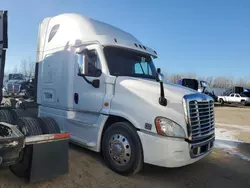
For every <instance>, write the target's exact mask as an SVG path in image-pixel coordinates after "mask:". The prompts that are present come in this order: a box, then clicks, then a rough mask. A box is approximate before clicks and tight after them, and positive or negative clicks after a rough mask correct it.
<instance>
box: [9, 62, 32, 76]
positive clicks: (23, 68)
mask: <svg viewBox="0 0 250 188" xmlns="http://www.w3.org/2000/svg"><path fill="white" fill-rule="evenodd" d="M35 66H36V64H35V61H33V60H32V59H31V58H26V59H23V60H21V62H20V64H19V65H17V66H15V67H13V68H12V69H10V70H7V71H5V75H6V76H7V75H9V74H15V73H21V74H23V75H24V76H26V77H34V75H35Z"/></svg>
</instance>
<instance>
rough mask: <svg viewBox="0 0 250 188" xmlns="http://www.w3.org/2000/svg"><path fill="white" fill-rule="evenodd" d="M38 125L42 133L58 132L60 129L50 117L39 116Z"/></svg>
mask: <svg viewBox="0 0 250 188" xmlns="http://www.w3.org/2000/svg"><path fill="white" fill-rule="evenodd" d="M39 121H40V126H41V129H42V132H43V134H53V133H60V132H61V130H60V128H59V125H58V124H57V123H56V121H55V120H54V119H53V118H51V117H40V118H39Z"/></svg>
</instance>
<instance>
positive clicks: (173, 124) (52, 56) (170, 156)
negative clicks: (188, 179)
mask: <svg viewBox="0 0 250 188" xmlns="http://www.w3.org/2000/svg"><path fill="white" fill-rule="evenodd" d="M155 58H157V53H156V51H154V50H153V49H151V48H150V47H147V46H145V45H144V44H143V43H141V42H140V41H139V40H138V39H137V38H136V37H134V36H133V35H131V34H130V33H128V32H125V31H123V30H121V29H119V28H116V27H114V26H111V25H109V24H106V23H103V22H100V21H97V20H94V19H92V18H89V17H86V16H82V15H79V14H61V15H58V16H55V17H48V18H46V19H44V20H43V22H42V23H41V24H40V27H39V35H38V48H37V72H36V77H37V83H38V84H37V102H38V104H39V116H50V117H52V118H54V119H55V120H56V121H57V123H58V124H59V125H60V126H61V127H60V128H61V129H62V130H64V131H66V132H70V133H71V141H72V142H73V143H76V144H78V145H80V146H83V147H86V148H88V149H90V150H93V151H96V152H102V155H103V157H104V159H105V161H106V163H107V165H108V166H109V167H110V168H111V169H112V170H114V171H116V172H118V173H120V174H131V173H136V172H138V171H139V170H140V169H141V168H142V166H143V165H142V164H143V162H145V163H149V164H154V165H158V166H164V167H179V166H184V165H187V164H190V163H194V162H196V161H198V160H200V159H202V158H203V157H204V156H206V155H207V154H208V153H210V152H211V150H212V148H213V142H214V101H213V99H212V98H211V97H209V96H207V95H204V94H201V93H198V92H196V91H194V90H191V89H188V88H185V87H182V86H178V85H174V84H170V83H167V84H163V82H162V81H161V76H159V75H160V69H156V67H155V64H154V59H155Z"/></svg>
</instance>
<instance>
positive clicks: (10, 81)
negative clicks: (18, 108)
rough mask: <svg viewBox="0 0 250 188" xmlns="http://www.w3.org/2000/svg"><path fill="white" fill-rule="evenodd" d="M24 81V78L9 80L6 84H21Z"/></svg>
mask: <svg viewBox="0 0 250 188" xmlns="http://www.w3.org/2000/svg"><path fill="white" fill-rule="evenodd" d="M23 82H25V80H9V81H8V82H7V84H21V83H23Z"/></svg>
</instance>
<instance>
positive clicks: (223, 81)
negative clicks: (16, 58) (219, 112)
mask: <svg viewBox="0 0 250 188" xmlns="http://www.w3.org/2000/svg"><path fill="white" fill-rule="evenodd" d="M10 73H22V74H23V75H24V76H26V77H33V76H34V73H35V61H33V60H32V59H31V58H26V59H23V60H22V61H21V62H20V64H19V67H18V66H16V67H14V68H13V69H12V70H9V71H6V72H5V75H8V74H10ZM164 75H165V78H166V79H167V80H168V81H170V82H173V83H177V81H178V80H180V79H182V78H193V79H198V80H204V81H206V82H208V84H209V85H210V87H216V88H229V87H233V86H241V87H246V88H250V78H249V79H247V78H238V79H234V78H233V77H225V76H197V75H196V74H195V73H174V74H168V73H164Z"/></svg>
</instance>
